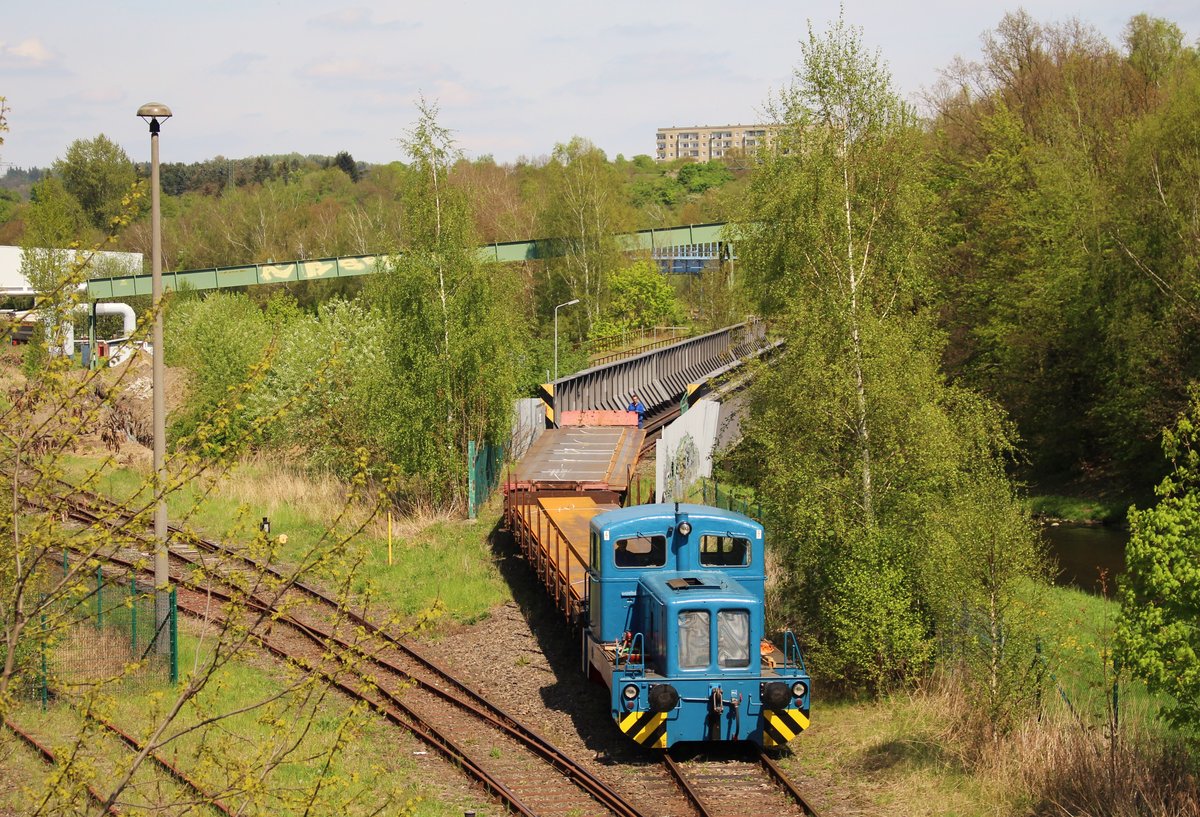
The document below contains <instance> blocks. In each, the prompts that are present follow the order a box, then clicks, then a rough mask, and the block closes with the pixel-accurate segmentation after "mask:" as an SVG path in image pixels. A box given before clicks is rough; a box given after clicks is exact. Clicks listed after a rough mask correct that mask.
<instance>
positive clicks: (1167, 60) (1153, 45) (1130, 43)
mask: <svg viewBox="0 0 1200 817" xmlns="http://www.w3.org/2000/svg"><path fill="white" fill-rule="evenodd" d="M1124 39H1125V46H1126V48H1128V49H1129V64H1130V65H1132V66H1133V67H1134V68H1135V69H1137V71H1138V72H1139V73H1140V74H1141V75H1142V76H1144V77H1145V78H1146V79H1147V80H1148V81H1149V82H1151V83H1158V81H1159V80H1160V79H1162V78H1163V77H1164V76H1166V74H1167V73H1168V72H1169V71H1170V69H1171V66H1172V64H1173V63H1174V62H1175V61H1176V60H1178V59H1179V58H1180V57H1181V56H1183V54H1184V46H1183V32H1182V31H1181V30H1180V28H1179V26H1177V25H1175V24H1174V23H1172V22H1171V21H1170V20H1164V19H1162V18H1161V17H1151V16H1150V15H1148V14H1135V15H1134V16H1133V17H1131V18H1130V19H1129V22H1128V23H1127V24H1126V25H1125V37H1124Z"/></svg>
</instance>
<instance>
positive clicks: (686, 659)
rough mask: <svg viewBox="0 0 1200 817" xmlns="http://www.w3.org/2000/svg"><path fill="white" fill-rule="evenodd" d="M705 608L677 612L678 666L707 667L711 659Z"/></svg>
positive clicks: (688, 667) (690, 667)
mask: <svg viewBox="0 0 1200 817" xmlns="http://www.w3.org/2000/svg"><path fill="white" fill-rule="evenodd" d="M708 625H709V616H708V611H707V610H683V611H681V612H680V613H679V668H680V669H708V665H709V662H711V661H712V635H711V634H710V633H709V631H708Z"/></svg>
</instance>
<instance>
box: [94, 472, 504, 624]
mask: <svg viewBox="0 0 1200 817" xmlns="http://www.w3.org/2000/svg"><path fill="white" fill-rule="evenodd" d="M86 462H87V461H84V460H76V461H74V462H73V466H74V467H73V469H72V470H73V473H72V476H73V477H75V478H77V479H78V478H79V477H80V476H81V475H82V474H83V472H84V468H85V467H86ZM146 477H147V475H146V474H145V473H143V472H140V471H138V470H137V469H134V468H129V467H123V468H116V469H113V470H111V471H109V472H107V473H106V474H105V475H104V477H102V478H101V479H100V480H99V481H98V482H97V483H96V490H97V491H99V492H101V493H103V494H105V495H107V496H109V497H112V498H114V499H120V500H123V499H127V498H129V497H131V496H133V495H134V494H135V493H136V492H138V491H143V490H145V483H146ZM202 493H203V492H202V489H201V488H200V487H198V486H197V487H192V486H185V487H184V488H183V489H181V490H180V491H178V492H177V493H175V494H173V495H172V496H171V497H170V498H169V499H168V502H167V506H168V513H169V515H170V517H171V519H172V520H178V519H181V518H185V517H186V519H187V524H188V526H189V527H191V528H192V529H194V530H195V531H197V532H198V533H201V534H203V535H205V536H208V537H210V538H216V539H220V540H221V541H225V542H230V543H238V542H242V543H244V542H247V541H249V540H250V539H252V538H253V537H254V535H255V534H256V532H257V528H258V524H259V522H260V521H261V518H262V517H264V516H265V517H268V518H269V519H270V523H271V535H272V536H279V535H280V534H286V536H287V544H286V545H285V546H284V547H283V548H282V554H281V555H282V561H283V562H285V563H287V562H288V561H289V560H292V561H294V560H296V559H299V558H300V557H301V556H302V554H304V553H305V552H307V551H308V550H309V549H310V548H312V547H313V546H315V545H316V544H317V543H318V542H319V541H321V539H322V538H323V537H325V536H327V534H328V531H329V526H330V524H331V520H333V519H336V518H338V517H339V516H340V515H342V511H343V508H344V506H345V489H344V488H343V486H341V484H340V483H338V482H337V481H336V480H334V479H333V478H331V477H327V476H317V477H311V476H309V475H307V474H305V473H303V472H301V471H299V470H298V469H292V468H288V467H286V466H282V465H279V464H277V463H273V462H271V461H268V460H259V459H256V460H250V461H248V462H243V463H240V464H239V465H238V466H236V467H235V468H234V469H233V470H232V471H230V473H229V474H228V475H226V477H224V478H223V479H222V480H221V482H220V483H219V485H218V486H217V488H216V489H215V490H214V491H212V492H211V493H209V494H208V495H207V496H204V495H202ZM368 516H369V510H368V509H364V508H354V509H352V510H351V512H350V513H349V514H347V515H346V517H345V520H344V523H343V524H342V526H341V530H340V532H341V533H343V534H345V533H347V532H349V531H351V530H353V529H354V528H357V527H358V526H360V525H363V524H364V522H365V521H366V519H367V517H368ZM499 517H500V506H499V502H498V500H493V501H492V502H491V503H490V504H488V505H486V506H485V507H484V508H483V509H482V510H481V512H480V514H479V518H478V519H476V520H472V521H462V520H456V519H449V518H437V517H426V518H402V519H401V518H398V519H393V524H392V531H391V538H392V542H391V554H392V555H391V563H390V564H389V562H388V550H389V548H388V524H387V518H386V515H384V516H380V517H376V518H374V519H372V520H371V521H369V522H366V524H365V528H364V529H363V531H362V532H361V533H360V534H358V535H357V536H355V537H354V539H353V541H352V542H351V543H350V544H349V546H348V548H349V551H350V553H351V555H352V556H357V555H361V557H362V559H363V562H362V565H361V568H360V573H359V578H358V580H357V582H356V585H355V591H356V592H357V593H362V594H365V593H367V592H368V591H370V595H371V598H372V601H373V604H374V605H376V606H378V605H382V606H383V608H384V610H383V611H381V612H383V613H384V614H385V615H383V616H381V617H387V614H393V615H398V616H400V617H404V618H408V617H414V616H417V615H418V614H421V613H424V612H427V611H429V610H431V609H435V608H436V609H437V610H438V611H441V612H442V613H444V614H446V615H448V617H449V619H450V620H451V621H454V622H463V623H469V622H473V621H477V620H479V619H480V618H481V617H483V616H484V615H486V613H487V611H488V610H489V609H491V608H492V607H494V606H495V605H497V604H501V603H503V602H504V601H507V600H508V599H510V598H511V595H510V594H509V590H508V587H507V585H506V584H505V583H504V581H503V579H502V578H501V577H500V574H499V572H498V571H497V569H496V567H495V564H494V562H493V557H492V553H491V550H490V546H489V545H488V542H487V539H488V535H489V534H490V532H491V531H492V529H493V528H494V527H495V526H496V524H497V523H498V521H499Z"/></svg>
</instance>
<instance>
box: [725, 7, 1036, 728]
mask: <svg viewBox="0 0 1200 817" xmlns="http://www.w3.org/2000/svg"><path fill="white" fill-rule="evenodd" d="M802 50H803V60H802V64H801V67H800V68H799V69H797V71H796V76H795V80H794V82H793V85H792V86H791V88H790V89H789V90H788V91H786V92H785V93H784V94H782V95H781V96H780V98H779V100H778V101H777V105H776V112H777V114H778V117H779V119H780V120H781V121H782V123H783V131H782V132H781V135H780V140H781V146H782V147H784V148H785V151H779V152H777V153H776V154H774V155H771V156H768V157H766V158H765V159H764V161H763V163H762V165H761V167H760V170H759V172H758V174H757V175H756V176H755V178H754V179H753V180H752V181H751V186H750V197H749V209H748V211H747V212H746V213H745V215H744V216H743V218H742V220H741V223H740V224H739V225H738V235H739V239H740V240H739V243H738V246H739V253H740V256H741V258H740V264H739V266H740V269H741V270H743V271H744V272H745V274H746V275H747V276H748V278H749V281H750V284H751V289H752V291H753V292H754V294H755V295H756V296H757V298H758V300H759V302H760V304H761V305H762V308H763V309H764V310H766V311H768V312H769V313H772V314H774V315H776V316H777V317H778V323H777V328H778V330H779V331H780V332H781V333H782V335H783V336H784V337H786V338H787V340H788V350H787V353H786V354H785V355H783V356H782V357H781V358H779V359H778V360H777V361H775V362H774V363H773V365H772V366H770V367H769V368H767V369H765V370H763V371H762V372H761V373H760V375H759V377H758V379H757V381H756V383H755V386H754V387H753V390H752V393H751V401H752V416H751V420H750V422H749V423H748V424H747V426H746V429H747V433H748V440H749V442H750V446H749V447H748V448H747V449H746V450H745V451H744V452H743V453H742V454H741V455H740V456H741V462H740V465H739V470H740V471H741V472H742V473H744V474H747V475H751V476H752V477H753V478H754V479H755V480H756V482H757V484H756V488H757V490H758V494H759V496H762V497H764V498H766V499H765V502H764V505H765V506H766V508H767V511H768V516H769V518H770V520H771V529H772V530H773V531H774V537H773V540H772V542H773V545H772V546H773V548H774V549H775V552H776V554H777V555H778V557H779V558H780V560H781V563H782V564H783V565H784V566H785V568H786V570H785V576H786V579H785V583H784V584H785V586H784V588H783V592H782V593H781V594H780V602H779V607H778V610H779V612H780V614H782V616H783V617H784V618H785V619H787V620H789V621H795V622H798V623H800V626H801V630H802V632H803V633H804V636H805V638H806V639H807V640H808V641H809V643H810V648H811V649H812V651H813V653H814V664H815V665H816V666H819V667H821V668H822V671H823V672H824V673H826V674H827V675H828V676H830V677H832V678H834V679H838V680H841V681H842V682H844V683H845V684H847V685H849V686H851V687H854V688H865V689H869V690H871V691H874V692H880V691H883V690H886V689H888V688H890V687H891V686H893V685H895V684H897V683H906V682H910V681H912V680H913V679H914V678H916V677H918V676H919V675H920V674H921V673H923V672H924V671H925V670H926V669H927V667H928V666H929V662H930V661H931V659H932V658H933V657H934V655H935V654H937V651H938V650H941V649H944V650H945V651H946V653H947V654H950V655H953V656H955V657H958V658H959V659H960V664H961V666H962V667H963V669H964V671H965V672H966V673H967V674H968V675H969V676H970V678H971V679H972V680H971V683H973V684H977V688H980V689H984V688H989V689H999V688H1003V689H1004V695H1003V696H1001V697H1002V699H1000V698H998V699H997V700H996V701H993V702H992V703H989V706H990V707H991V709H992V710H993V711H998V710H999V708H1000V707H1001V706H1006V707H1009V706H1011V707H1015V706H1016V704H1015V703H1014V701H1013V694H1015V690H1016V688H1017V687H1016V685H1007V684H1006V685H1000V686H997V685H995V684H992V682H993V681H996V680H997V679H998V678H1000V677H1001V676H1003V675H1006V673H1007V674H1009V675H1015V674H1016V667H1018V666H1022V665H1024V666H1028V664H1029V662H1030V659H1031V657H1032V656H1031V655H1030V654H1029V653H1028V652H1027V650H1026V648H1027V647H1029V641H1028V640H1026V641H1024V642H1022V641H1021V640H1020V639H1015V638H1010V634H1011V633H1015V632H1016V631H1019V630H1020V618H1021V617H1020V615H1019V614H1016V613H1014V612H1012V611H1013V610H1014V609H1015V608H1014V606H1013V600H1014V596H1015V594H1016V586H1017V582H1018V580H1021V579H1027V578H1029V577H1031V576H1033V577H1037V576H1040V575H1041V572H1040V569H1039V560H1038V558H1037V555H1036V546H1035V538H1034V536H1033V532H1032V530H1031V528H1030V526H1029V525H1028V519H1027V517H1026V516H1025V515H1024V513H1023V512H1022V511H1021V509H1020V506H1019V504H1018V503H1017V501H1016V499H1015V497H1014V496H1013V495H1012V492H1011V489H1009V488H1008V487H1007V483H1006V481H1005V478H1004V468H1003V466H1004V463H1005V461H1006V458H1008V457H1009V456H1011V454H1012V445H1013V438H1012V434H1011V430H1010V429H1008V428H1007V425H1006V423H1005V421H1004V419H1003V414H1002V412H1001V411H1000V410H999V409H998V408H997V407H996V406H995V405H994V404H992V403H990V402H989V401H987V400H986V399H983V398H980V397H978V396H976V395H974V394H972V393H971V392H969V391H966V390H963V389H959V388H956V387H954V386H951V385H949V384H948V383H947V382H946V380H945V378H944V376H943V375H942V374H941V371H940V358H941V352H942V348H943V344H944V339H943V337H942V335H941V334H940V333H939V332H937V331H936V329H935V327H934V323H933V316H932V313H931V311H930V310H929V309H928V308H927V306H926V300H925V299H926V298H927V297H928V295H929V287H928V278H927V277H926V276H927V272H926V271H927V269H928V266H929V248H930V241H929V231H928V228H927V226H926V225H925V224H924V223H923V221H922V218H923V214H924V213H925V212H926V211H927V209H928V199H927V193H926V189H925V187H924V181H925V177H924V175H923V173H924V166H923V165H922V163H921V162H920V161H919V158H918V157H920V155H921V134H920V130H919V128H918V127H917V121H916V119H915V117H914V115H913V113H912V111H911V110H910V109H909V108H908V107H907V106H905V105H904V104H903V103H902V102H900V100H899V99H898V97H896V95H895V94H894V92H893V91H892V90H891V87H890V78H889V76H888V74H887V71H886V69H885V68H884V67H883V66H882V65H881V64H880V62H879V60H878V57H877V56H875V55H872V54H870V53H869V52H868V51H867V50H866V49H865V48H864V46H863V44H862V42H861V39H860V34H859V32H858V31H857V30H856V29H854V28H852V27H850V26H848V25H846V24H845V22H844V21H838V22H836V23H835V24H834V25H833V26H832V28H831V29H830V30H829V32H827V33H826V34H824V35H823V36H820V35H817V34H816V33H814V32H812V31H811V30H810V33H809V39H808V41H807V43H805V44H804V45H803V46H802ZM989 519H990V520H992V522H993V524H994V525H995V526H996V528H995V531H994V532H993V535H991V536H984V537H982V538H981V536H980V533H981V531H984V530H987V525H988V520H989ZM980 548H984V552H981V550H980ZM988 554H991V558H990V562H989V558H988ZM981 561H982V563H984V564H987V565H989V567H988V569H986V570H983V571H980V570H978V569H976V568H977V567H978V565H979V563H980V562H981ZM998 600H1002V601H1003V603H1002V604H1000V605H998V604H997V602H998ZM981 628H982V629H981ZM977 643H987V644H989V645H990V647H989V650H988V651H986V657H987V660H986V661H984V660H983V658H982V657H981V656H980V655H978V654H977V653H976V652H975V651H973V650H968V649H967V645H971V644H977ZM1005 644H1007V645H1009V646H1010V647H1011V649H1005V648H1004V647H1003V646H1001V645H1005ZM951 645H957V646H956V647H954V648H953V649H951Z"/></svg>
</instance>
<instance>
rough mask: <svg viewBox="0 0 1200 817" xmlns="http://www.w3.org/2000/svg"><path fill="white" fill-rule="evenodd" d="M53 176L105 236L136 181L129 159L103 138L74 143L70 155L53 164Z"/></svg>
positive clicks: (110, 141) (102, 136) (68, 151)
mask: <svg viewBox="0 0 1200 817" xmlns="http://www.w3.org/2000/svg"><path fill="white" fill-rule="evenodd" d="M54 172H55V173H56V174H57V175H58V176H59V177H60V178H61V179H62V181H63V186H64V187H65V188H66V189H67V192H69V193H70V194H71V195H72V196H74V197H75V199H76V201H78V202H79V206H80V207H82V208H83V212H84V214H85V215H86V216H87V218H88V221H89V222H90V223H91V224H92V226H93V227H96V228H97V229H100V230H104V231H106V232H107V231H108V229H109V228H110V227H111V223H110V222H111V221H112V219H113V217H114V216H116V215H117V214H118V213H119V212H120V210H121V199H122V198H123V197H124V196H125V195H126V194H128V193H129V190H130V188H131V187H132V186H133V184H134V182H135V181H137V171H136V170H135V169H134V166H133V162H131V161H130V160H129V156H127V155H126V153H125V151H124V150H123V149H122V148H121V146H120V145H118V144H116V143H115V142H113V141H112V140H110V139H109V138H108V137H107V136H105V135H104V134H100V135H99V136H97V137H96V138H95V139H76V140H75V141H74V142H72V143H71V146H70V147H68V148H67V155H66V156H65V157H64V158H62V159H60V160H58V161H56V162H55V163H54Z"/></svg>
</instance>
